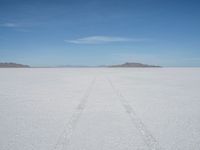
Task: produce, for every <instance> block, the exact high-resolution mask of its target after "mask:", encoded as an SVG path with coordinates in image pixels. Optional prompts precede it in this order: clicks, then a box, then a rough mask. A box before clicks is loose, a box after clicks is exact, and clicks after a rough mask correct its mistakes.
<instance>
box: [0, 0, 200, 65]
mask: <svg viewBox="0 0 200 150" xmlns="http://www.w3.org/2000/svg"><path fill="white" fill-rule="evenodd" d="M199 8H200V1H198V0H56V1H53V0H40V1H39V0H38V1H37V0H17V1H16V0H0V62H17V63H24V64H29V65H32V66H55V65H67V64H70V65H104V64H118V63H123V62H127V61H129V62H141V63H148V64H156V65H162V66H200V41H199V40H200V9H199Z"/></svg>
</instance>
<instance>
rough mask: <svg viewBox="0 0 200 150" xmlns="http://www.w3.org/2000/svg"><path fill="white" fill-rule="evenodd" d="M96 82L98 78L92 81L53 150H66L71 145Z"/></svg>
mask: <svg viewBox="0 0 200 150" xmlns="http://www.w3.org/2000/svg"><path fill="white" fill-rule="evenodd" d="M95 82H96V78H94V79H93V80H92V82H91V83H90V85H89V87H88V88H87V90H86V92H85V94H84V95H83V97H82V99H81V100H80V103H79V104H78V106H77V107H76V109H75V112H74V113H73V115H72V116H71V118H70V120H69V121H68V122H67V124H66V126H65V129H64V131H63V132H62V133H61V135H60V137H59V138H58V141H57V142H56V144H55V146H54V147H53V149H52V150H64V149H67V146H68V144H69V143H70V138H71V136H72V134H73V130H74V129H75V127H76V124H77V122H78V120H79V119H80V117H81V115H82V112H83V110H84V109H85V107H86V104H87V101H88V97H89V96H90V93H91V91H92V88H93V86H94V84H95Z"/></svg>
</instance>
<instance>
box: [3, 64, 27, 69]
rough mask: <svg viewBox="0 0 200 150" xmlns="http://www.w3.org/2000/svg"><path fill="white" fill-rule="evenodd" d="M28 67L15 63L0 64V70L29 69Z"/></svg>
mask: <svg viewBox="0 0 200 150" xmlns="http://www.w3.org/2000/svg"><path fill="white" fill-rule="evenodd" d="M29 67H30V66H28V65H22V64H16V63H0V68H29Z"/></svg>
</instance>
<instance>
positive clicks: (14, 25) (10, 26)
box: [0, 22, 19, 28]
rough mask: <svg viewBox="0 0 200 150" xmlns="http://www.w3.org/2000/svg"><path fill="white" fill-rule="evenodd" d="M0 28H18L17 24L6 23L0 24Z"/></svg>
mask: <svg viewBox="0 0 200 150" xmlns="http://www.w3.org/2000/svg"><path fill="white" fill-rule="evenodd" d="M0 27H7V28H15V27H19V24H16V23H11V22H6V23H0Z"/></svg>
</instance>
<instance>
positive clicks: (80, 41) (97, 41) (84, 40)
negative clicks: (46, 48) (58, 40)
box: [65, 36, 145, 44]
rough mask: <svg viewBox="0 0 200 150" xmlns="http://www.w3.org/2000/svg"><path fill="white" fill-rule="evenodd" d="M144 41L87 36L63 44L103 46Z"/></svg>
mask: <svg viewBox="0 0 200 150" xmlns="http://www.w3.org/2000/svg"><path fill="white" fill-rule="evenodd" d="M141 41H145V39H139V38H126V37H115V36H89V37H83V38H79V39H74V40H65V42H68V43H73V44H104V43H114V42H115V43H116V42H141Z"/></svg>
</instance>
